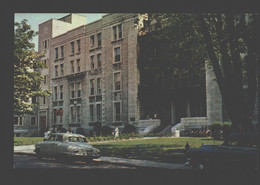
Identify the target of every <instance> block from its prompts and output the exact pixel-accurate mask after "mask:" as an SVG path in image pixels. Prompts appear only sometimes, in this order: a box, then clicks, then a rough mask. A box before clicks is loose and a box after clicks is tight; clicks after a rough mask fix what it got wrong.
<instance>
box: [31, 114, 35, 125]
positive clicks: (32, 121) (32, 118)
mask: <svg viewBox="0 0 260 185" xmlns="http://www.w3.org/2000/svg"><path fill="white" fill-rule="evenodd" d="M35 125H36V117H35V116H32V117H31V126H35Z"/></svg>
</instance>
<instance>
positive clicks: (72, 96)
mask: <svg viewBox="0 0 260 185" xmlns="http://www.w3.org/2000/svg"><path fill="white" fill-rule="evenodd" d="M70 88H71V98H75V84H74V83H71V84H70Z"/></svg>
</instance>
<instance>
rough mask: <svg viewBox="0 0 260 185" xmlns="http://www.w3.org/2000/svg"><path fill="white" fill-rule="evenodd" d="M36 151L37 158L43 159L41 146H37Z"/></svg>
mask: <svg viewBox="0 0 260 185" xmlns="http://www.w3.org/2000/svg"><path fill="white" fill-rule="evenodd" d="M35 153H36V159H37V160H40V159H42V154H41V150H40V149H39V148H37V149H36V150H35Z"/></svg>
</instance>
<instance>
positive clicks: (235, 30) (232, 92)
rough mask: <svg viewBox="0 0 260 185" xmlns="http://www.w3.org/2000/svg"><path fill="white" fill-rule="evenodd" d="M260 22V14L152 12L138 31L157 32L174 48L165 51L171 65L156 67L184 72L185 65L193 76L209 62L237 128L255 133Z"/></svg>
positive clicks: (225, 104) (225, 105)
mask: <svg viewBox="0 0 260 185" xmlns="http://www.w3.org/2000/svg"><path fill="white" fill-rule="evenodd" d="M259 23H260V21H259V14H236V15H235V14H232V13H228V14H170V13H163V14H148V16H146V19H144V20H143V25H142V26H143V27H139V28H140V33H142V34H143V33H145V32H148V33H149V32H154V31H156V34H157V35H156V36H153V37H152V39H157V38H160V39H165V40H166V42H170V43H172V44H173V45H174V49H172V50H171V51H169V52H168V54H167V52H165V53H164V56H163V58H168V59H167V60H166V61H168V62H166V63H165V64H163V62H162V61H163V60H159V61H160V64H157V66H155V68H157V69H158V68H159V69H162V67H161V66H167V67H169V68H171V69H174V70H176V68H177V69H181V68H182V65H183V63H185V62H186V63H187V64H186V65H185V68H186V69H187V68H188V69H189V72H190V71H194V70H195V71H198V68H197V67H196V66H199V67H201V66H202V64H203V63H204V61H208V62H209V63H208V64H209V65H211V66H212V68H213V70H214V73H215V75H216V81H217V83H218V86H219V89H220V92H221V94H222V98H223V103H224V107H225V109H226V110H227V112H228V115H229V117H230V120H231V122H232V126H233V128H234V129H240V130H243V131H251V130H253V129H254V127H253V124H252V122H253V120H254V119H255V118H254V117H255V115H258V114H259V110H260V109H259V90H257V89H259V80H258V79H259V76H260V72H259V71H260V70H259V66H260V65H259V33H260V30H259ZM139 25H140V24H139ZM169 48H172V47H168V48H166V50H167V49H169ZM165 55H166V56H165ZM173 64H174V65H173ZM150 68H151V67H150ZM177 71H178V72H179V71H180V70H177ZM245 84H246V85H247V88H246V89H245V88H244V86H245ZM257 100H258V109H257V106H256V101H257ZM257 110H258V112H256V111H257ZM258 120H259V119H258ZM258 124H259V123H258Z"/></svg>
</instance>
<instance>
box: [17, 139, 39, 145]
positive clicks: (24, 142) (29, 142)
mask: <svg viewBox="0 0 260 185" xmlns="http://www.w3.org/2000/svg"><path fill="white" fill-rule="evenodd" d="M39 141H43V138H42V137H14V146H19V145H34V144H35V143H37V142H39Z"/></svg>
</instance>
